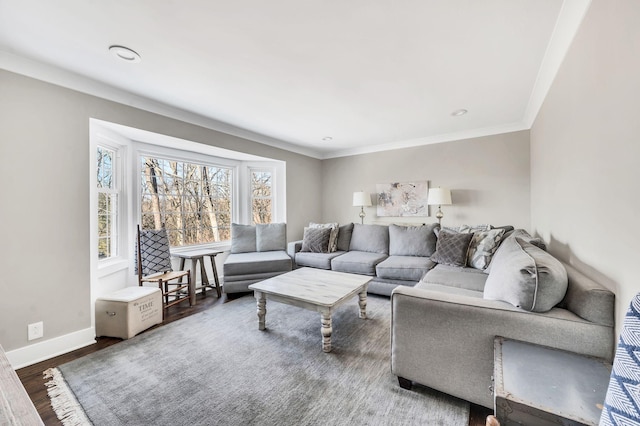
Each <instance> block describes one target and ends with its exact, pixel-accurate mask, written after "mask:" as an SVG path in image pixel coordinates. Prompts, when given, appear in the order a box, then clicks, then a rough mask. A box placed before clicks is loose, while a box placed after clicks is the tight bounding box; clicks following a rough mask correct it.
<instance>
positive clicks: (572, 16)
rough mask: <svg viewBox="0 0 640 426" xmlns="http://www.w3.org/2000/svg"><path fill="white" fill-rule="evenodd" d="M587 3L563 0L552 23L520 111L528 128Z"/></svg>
mask: <svg viewBox="0 0 640 426" xmlns="http://www.w3.org/2000/svg"><path fill="white" fill-rule="evenodd" d="M589 6H591V0H564V1H563V2H562V7H561V8H560V13H559V14H558V19H557V20H556V25H555V27H554V29H553V33H552V34H551V39H550V40H549V44H548V45H547V50H546V52H545V54H544V58H543V59H542V64H541V65H540V69H539V70H538V76H537V77H536V82H535V84H534V86H533V90H532V91H531V96H530V97H529V102H528V104H527V109H526V110H525V113H524V117H523V122H524V123H525V124H526V125H527V127H528V128H531V127H532V126H533V123H534V121H535V120H536V117H537V116H538V112H539V111H540V108H542V104H543V103H544V100H545V98H546V97H547V94H548V93H549V90H550V89H551V85H552V84H553V81H554V80H555V78H556V75H557V74H558V71H559V70H560V66H561V65H562V62H563V61H564V58H565V57H566V55H567V53H568V52H569V48H570V47H571V43H572V42H573V39H574V38H575V36H576V34H577V32H578V28H580V25H581V24H582V21H583V19H584V17H585V15H586V14H587V11H588V10H589Z"/></svg>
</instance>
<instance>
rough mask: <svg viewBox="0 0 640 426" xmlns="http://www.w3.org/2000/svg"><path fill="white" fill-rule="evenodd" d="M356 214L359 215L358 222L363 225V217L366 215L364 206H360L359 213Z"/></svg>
mask: <svg viewBox="0 0 640 426" xmlns="http://www.w3.org/2000/svg"><path fill="white" fill-rule="evenodd" d="M358 216H360V224H362V225H364V217H365V216H366V214H365V212H364V206H361V207H360V214H359V215H358Z"/></svg>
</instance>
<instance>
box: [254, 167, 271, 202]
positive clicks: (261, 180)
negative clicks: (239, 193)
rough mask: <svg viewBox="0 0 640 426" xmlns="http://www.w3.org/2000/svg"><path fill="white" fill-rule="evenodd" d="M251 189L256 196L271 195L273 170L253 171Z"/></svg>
mask: <svg viewBox="0 0 640 426" xmlns="http://www.w3.org/2000/svg"><path fill="white" fill-rule="evenodd" d="M251 190H252V193H253V196H254V197H271V172H252V173H251Z"/></svg>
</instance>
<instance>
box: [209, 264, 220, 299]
mask: <svg viewBox="0 0 640 426" xmlns="http://www.w3.org/2000/svg"><path fill="white" fill-rule="evenodd" d="M209 258H210V259H211V269H212V270H213V279H214V281H215V283H216V292H217V293H218V299H219V298H220V297H222V293H221V292H220V280H219V279H218V268H216V255H215V254H211V255H209Z"/></svg>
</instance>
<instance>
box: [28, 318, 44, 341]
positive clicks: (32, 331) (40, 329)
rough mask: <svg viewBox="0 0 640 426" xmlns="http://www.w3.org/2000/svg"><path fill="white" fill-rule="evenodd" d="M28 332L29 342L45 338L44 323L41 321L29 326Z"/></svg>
mask: <svg viewBox="0 0 640 426" xmlns="http://www.w3.org/2000/svg"><path fill="white" fill-rule="evenodd" d="M27 331H28V334H29V340H34V339H39V338H41V337H42V336H44V323H43V322H42V321H40V322H34V323H33V324H29V325H28V326H27Z"/></svg>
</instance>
